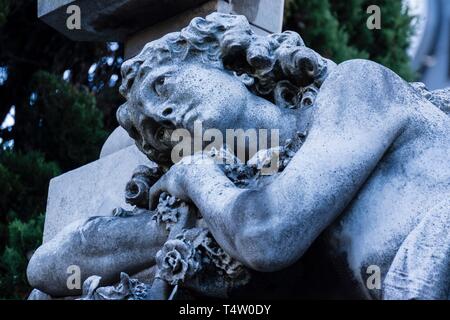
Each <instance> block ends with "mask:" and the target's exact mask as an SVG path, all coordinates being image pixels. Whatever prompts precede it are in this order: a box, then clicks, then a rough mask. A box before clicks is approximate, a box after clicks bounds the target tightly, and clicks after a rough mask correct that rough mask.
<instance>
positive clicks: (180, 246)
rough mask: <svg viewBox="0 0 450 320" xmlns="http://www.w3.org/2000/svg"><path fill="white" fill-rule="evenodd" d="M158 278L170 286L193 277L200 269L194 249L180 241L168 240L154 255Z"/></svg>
mask: <svg viewBox="0 0 450 320" xmlns="http://www.w3.org/2000/svg"><path fill="white" fill-rule="evenodd" d="M156 263H157V265H158V269H159V270H158V277H160V278H161V279H163V280H166V281H167V282H169V283H170V284H172V285H176V284H178V283H179V282H180V281H184V280H185V279H187V278H189V277H191V276H192V275H194V274H195V273H196V272H197V271H198V270H199V268H200V262H199V256H198V254H197V253H196V250H195V248H194V247H193V246H192V245H191V244H190V243H186V242H184V241H182V240H169V241H167V242H166V243H165V245H164V247H163V248H162V249H161V250H160V251H158V253H157V255H156Z"/></svg>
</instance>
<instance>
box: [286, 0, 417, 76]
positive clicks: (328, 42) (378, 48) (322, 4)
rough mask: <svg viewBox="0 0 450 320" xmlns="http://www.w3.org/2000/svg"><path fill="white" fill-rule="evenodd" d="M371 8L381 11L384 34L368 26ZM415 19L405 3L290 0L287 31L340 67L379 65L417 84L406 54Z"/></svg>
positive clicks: (395, 0) (393, 0)
mask: <svg viewBox="0 0 450 320" xmlns="http://www.w3.org/2000/svg"><path fill="white" fill-rule="evenodd" d="M370 5H378V6H379V7H380V8H381V24H382V25H381V30H369V29H368V28H367V26H366V22H367V19H368V17H369V14H368V13H366V10H367V8H368V7H369V6H370ZM411 21H412V18H411V17H410V16H409V15H408V12H407V11H406V10H405V9H404V8H403V6H402V1H401V0H346V1H342V0H288V1H287V4H286V20H285V29H290V30H294V31H297V32H299V33H300V35H301V36H302V37H303V39H304V40H305V42H306V44H307V45H308V46H309V47H311V48H313V49H314V50H316V51H318V52H319V53H320V54H322V55H324V56H325V57H327V58H330V59H332V60H334V61H336V62H337V63H340V62H342V61H345V60H349V59H355V58H363V59H371V60H374V61H376V62H379V63H381V64H383V65H385V66H387V67H389V68H391V69H392V70H394V71H395V72H397V73H398V74H399V75H401V76H402V77H403V78H405V79H406V80H413V78H414V77H413V73H412V71H411V69H410V67H409V59H408V55H407V53H406V50H407V48H408V45H409V39H410V36H411V33H412V28H411Z"/></svg>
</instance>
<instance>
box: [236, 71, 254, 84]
mask: <svg viewBox="0 0 450 320" xmlns="http://www.w3.org/2000/svg"><path fill="white" fill-rule="evenodd" d="M234 76H235V77H236V78H238V79H239V81H241V82H242V83H243V84H245V85H246V86H247V87H251V86H252V85H254V84H255V78H253V77H252V76H249V75H248V74H247V73H243V74H241V75H238V74H237V73H236V72H235V73H234Z"/></svg>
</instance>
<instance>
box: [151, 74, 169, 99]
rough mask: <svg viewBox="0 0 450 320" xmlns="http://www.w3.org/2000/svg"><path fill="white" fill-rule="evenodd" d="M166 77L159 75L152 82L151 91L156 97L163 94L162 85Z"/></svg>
mask: <svg viewBox="0 0 450 320" xmlns="http://www.w3.org/2000/svg"><path fill="white" fill-rule="evenodd" d="M166 77H167V76H166V75H161V76H159V77H157V78H156V79H155V81H153V90H154V91H155V93H156V94H157V95H158V96H162V95H163V94H164V85H165V84H166Z"/></svg>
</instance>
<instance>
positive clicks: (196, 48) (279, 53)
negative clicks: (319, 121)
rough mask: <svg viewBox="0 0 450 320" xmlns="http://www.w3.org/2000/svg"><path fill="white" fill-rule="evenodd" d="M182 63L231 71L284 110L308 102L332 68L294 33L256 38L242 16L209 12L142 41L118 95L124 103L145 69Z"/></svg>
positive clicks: (125, 67)
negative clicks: (176, 28)
mask: <svg viewBox="0 0 450 320" xmlns="http://www.w3.org/2000/svg"><path fill="white" fill-rule="evenodd" d="M184 60H194V61H200V62H202V63H206V64H210V65H212V66H215V67H217V68H220V69H226V70H230V71H233V72H234V73H235V74H236V76H238V77H241V79H242V80H243V82H244V83H245V84H246V85H247V87H248V88H249V89H250V90H251V91H252V92H254V93H255V94H257V95H259V96H262V97H264V98H266V99H268V100H271V101H273V102H274V103H275V104H277V105H278V106H280V107H288V108H297V107H300V106H302V105H310V104H312V103H313V102H314V98H315V95H316V93H317V90H318V89H319V88H320V86H321V84H322V82H323V81H324V79H325V78H326V76H327V75H328V73H329V71H330V68H333V67H334V66H335V64H334V63H333V62H332V61H330V60H328V59H325V58H323V57H321V56H320V55H319V54H317V53H316V52H314V51H313V50H311V49H309V48H307V47H306V46H305V44H304V42H303V40H302V38H301V37H300V35H298V34H297V33H295V32H292V31H285V32H283V33H276V34H271V35H269V36H259V35H256V34H255V33H254V32H253V31H252V30H251V27H250V24H249V23H248V21H247V19H246V18H245V17H244V16H239V15H228V14H220V13H212V14H210V15H209V16H207V17H206V18H195V19H193V20H192V21H191V23H190V24H189V26H188V27H186V28H184V29H183V30H182V31H181V32H174V33H170V34H167V35H166V36H164V37H162V38H160V39H158V40H156V41H152V42H150V43H148V44H147V45H146V46H145V47H144V48H143V49H142V51H141V52H140V53H139V54H138V55H137V56H136V57H134V58H132V59H130V60H128V61H126V62H124V64H123V65H122V77H123V82H122V85H121V87H120V92H121V94H122V95H123V96H124V97H125V98H127V99H128V98H129V94H130V90H131V88H132V86H133V83H134V82H135V80H136V79H138V80H139V78H141V77H143V76H144V75H145V74H146V70H148V69H153V68H154V67H155V66H159V65H163V64H167V63H178V62H181V61H184Z"/></svg>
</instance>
